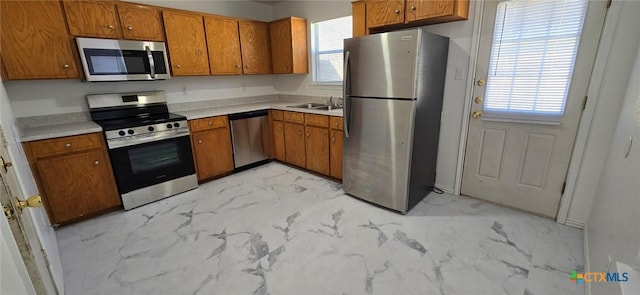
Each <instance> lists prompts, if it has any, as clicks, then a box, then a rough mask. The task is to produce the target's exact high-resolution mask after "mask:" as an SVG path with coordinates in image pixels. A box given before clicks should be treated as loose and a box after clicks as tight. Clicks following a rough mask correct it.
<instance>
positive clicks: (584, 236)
mask: <svg viewBox="0 0 640 295" xmlns="http://www.w3.org/2000/svg"><path fill="white" fill-rule="evenodd" d="M567 221H568V220H567ZM582 240H583V241H584V246H583V248H584V272H585V273H587V272H590V271H591V263H589V230H588V226H587V224H583V228H582ZM584 293H585V294H586V295H591V283H589V282H585V285H584Z"/></svg>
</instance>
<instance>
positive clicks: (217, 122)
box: [189, 116, 229, 132]
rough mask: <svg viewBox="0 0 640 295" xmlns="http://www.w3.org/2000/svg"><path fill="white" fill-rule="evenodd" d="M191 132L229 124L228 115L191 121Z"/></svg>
mask: <svg viewBox="0 0 640 295" xmlns="http://www.w3.org/2000/svg"><path fill="white" fill-rule="evenodd" d="M189 125H191V132H194V131H201V130H208V129H215V128H221V127H227V126H229V120H228V119H227V116H218V117H210V118H203V119H197V120H191V121H189Z"/></svg>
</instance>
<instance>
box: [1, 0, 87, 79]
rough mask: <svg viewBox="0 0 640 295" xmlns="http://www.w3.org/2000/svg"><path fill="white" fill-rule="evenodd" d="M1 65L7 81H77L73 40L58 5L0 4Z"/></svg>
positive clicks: (2, 2)
mask: <svg viewBox="0 0 640 295" xmlns="http://www.w3.org/2000/svg"><path fill="white" fill-rule="evenodd" d="M0 3H1V4H0V5H1V6H0V14H1V15H0V21H1V22H0V26H1V27H2V36H1V39H2V45H1V46H2V47H1V48H2V63H3V65H4V69H5V70H6V78H8V79H16V80H17V79H55V78H78V77H79V71H78V68H77V67H76V60H75V57H74V54H73V52H74V50H75V48H73V47H72V46H71V45H72V39H71V38H70V37H69V36H68V35H67V28H66V27H65V24H64V15H63V12H62V7H61V5H60V3H59V2H57V1H1V2H0Z"/></svg>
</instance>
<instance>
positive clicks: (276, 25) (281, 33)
mask: <svg viewBox="0 0 640 295" xmlns="http://www.w3.org/2000/svg"><path fill="white" fill-rule="evenodd" d="M269 31H270V37H271V62H272V65H273V73H274V74H307V73H309V55H308V50H307V20H305V19H303V18H298V17H287V18H283V19H280V20H276V21H272V22H271V23H270V24H269Z"/></svg>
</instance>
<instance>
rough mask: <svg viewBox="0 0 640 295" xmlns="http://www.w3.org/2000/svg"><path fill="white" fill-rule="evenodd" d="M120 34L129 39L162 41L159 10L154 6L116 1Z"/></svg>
mask: <svg viewBox="0 0 640 295" xmlns="http://www.w3.org/2000/svg"><path fill="white" fill-rule="evenodd" d="M117 6H118V15H119V16H120V25H121V27H122V36H123V37H124V38H125V39H130V40H143V41H164V28H163V27H162V17H161V15H160V10H159V9H157V8H155V7H150V6H144V5H137V4H133V3H126V2H118V5H117Z"/></svg>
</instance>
